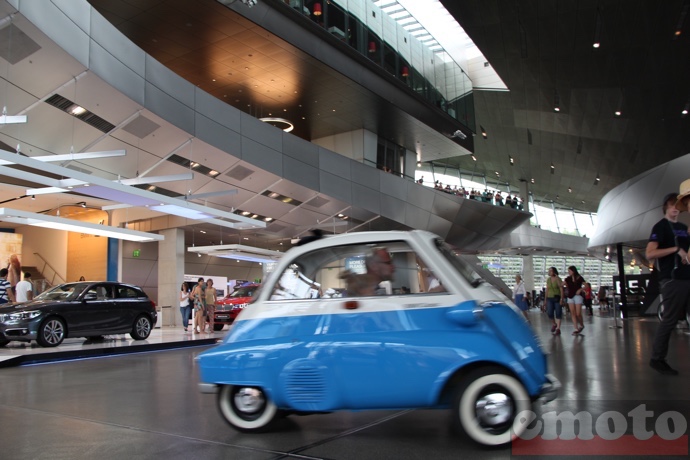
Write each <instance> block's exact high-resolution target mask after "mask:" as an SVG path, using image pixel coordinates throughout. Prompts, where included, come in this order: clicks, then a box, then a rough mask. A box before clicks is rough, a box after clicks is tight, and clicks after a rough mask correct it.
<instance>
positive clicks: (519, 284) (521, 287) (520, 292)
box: [513, 275, 529, 322]
mask: <svg viewBox="0 0 690 460" xmlns="http://www.w3.org/2000/svg"><path fill="white" fill-rule="evenodd" d="M525 293H526V291H525V283H524V282H523V281H522V276H520V275H515V287H513V301H514V302H515V305H517V307H518V308H519V309H520V311H521V312H522V315H523V316H524V317H525V319H526V320H527V322H529V317H528V316H527V309H528V308H529V307H528V306H527V302H525Z"/></svg>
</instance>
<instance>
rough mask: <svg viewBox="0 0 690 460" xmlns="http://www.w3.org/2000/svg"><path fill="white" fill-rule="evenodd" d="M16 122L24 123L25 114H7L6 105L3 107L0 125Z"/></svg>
mask: <svg viewBox="0 0 690 460" xmlns="http://www.w3.org/2000/svg"><path fill="white" fill-rule="evenodd" d="M17 123H26V115H14V116H11V115H7V107H3V108H2V115H0V125H10V124H17Z"/></svg>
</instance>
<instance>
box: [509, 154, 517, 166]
mask: <svg viewBox="0 0 690 460" xmlns="http://www.w3.org/2000/svg"><path fill="white" fill-rule="evenodd" d="M508 161H510V166H513V165H514V164H515V160H513V157H511V156H508Z"/></svg>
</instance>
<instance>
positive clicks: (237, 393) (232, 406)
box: [218, 385, 278, 433]
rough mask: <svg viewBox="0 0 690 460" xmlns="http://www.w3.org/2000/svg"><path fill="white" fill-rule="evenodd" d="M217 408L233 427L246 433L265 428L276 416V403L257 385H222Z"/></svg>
mask: <svg viewBox="0 0 690 460" xmlns="http://www.w3.org/2000/svg"><path fill="white" fill-rule="evenodd" d="M218 408H219V409H220V413H221V415H222V416H223V418H225V420H226V421H227V422H228V423H229V424H230V425H231V426H232V427H233V428H235V429H237V430H238V431H243V432H246V433H249V432H261V431H265V430H267V429H268V428H269V426H270V425H271V423H272V422H273V421H274V420H275V419H276V418H277V416H278V409H277V408H276V405H275V404H274V403H273V402H272V401H271V400H270V399H268V396H267V395H266V393H264V392H263V390H262V389H261V388H258V387H245V386H234V385H225V386H223V387H222V388H221V390H220V392H219V393H218Z"/></svg>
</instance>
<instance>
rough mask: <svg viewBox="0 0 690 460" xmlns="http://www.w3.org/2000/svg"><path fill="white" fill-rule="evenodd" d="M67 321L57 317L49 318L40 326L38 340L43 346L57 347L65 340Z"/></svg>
mask: <svg viewBox="0 0 690 460" xmlns="http://www.w3.org/2000/svg"><path fill="white" fill-rule="evenodd" d="M65 332H66V330H65V322H64V321H63V320H61V319H60V318H57V317H52V318H48V319H46V320H45V321H43V322H42V323H41V325H40V326H38V335H37V336H36V341H37V342H38V344H39V345H40V346H42V347H57V346H58V345H60V344H61V343H62V341H63V340H65Z"/></svg>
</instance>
